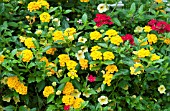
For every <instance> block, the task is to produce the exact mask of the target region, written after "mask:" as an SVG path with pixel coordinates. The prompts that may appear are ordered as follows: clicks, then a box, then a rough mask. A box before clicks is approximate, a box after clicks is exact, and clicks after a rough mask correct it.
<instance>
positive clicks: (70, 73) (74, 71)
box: [67, 69, 78, 79]
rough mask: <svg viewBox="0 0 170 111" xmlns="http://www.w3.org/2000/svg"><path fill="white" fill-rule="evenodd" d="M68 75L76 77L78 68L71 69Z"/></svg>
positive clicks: (72, 77)
mask: <svg viewBox="0 0 170 111" xmlns="http://www.w3.org/2000/svg"><path fill="white" fill-rule="evenodd" d="M67 75H68V77H71V79H74V78H75V77H78V75H77V70H74V69H72V70H69V72H68V73H67Z"/></svg>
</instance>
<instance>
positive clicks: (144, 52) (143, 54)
mask: <svg viewBox="0 0 170 111" xmlns="http://www.w3.org/2000/svg"><path fill="white" fill-rule="evenodd" d="M136 54H137V55H138V57H140V58H144V57H146V56H149V55H150V51H149V50H146V49H144V48H142V49H140V50H139V51H137V53H136Z"/></svg>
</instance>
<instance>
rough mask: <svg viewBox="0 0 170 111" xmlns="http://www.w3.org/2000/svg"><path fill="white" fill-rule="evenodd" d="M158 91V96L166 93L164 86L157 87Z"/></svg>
mask: <svg viewBox="0 0 170 111" xmlns="http://www.w3.org/2000/svg"><path fill="white" fill-rule="evenodd" d="M158 91H159V92H160V94H165V93H166V92H165V91H166V88H165V86H164V85H160V86H159V87H158Z"/></svg>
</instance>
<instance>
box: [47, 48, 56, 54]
mask: <svg viewBox="0 0 170 111" xmlns="http://www.w3.org/2000/svg"><path fill="white" fill-rule="evenodd" d="M56 50H57V49H56V48H50V49H48V50H47V51H46V54H51V55H54V52H55V51H56Z"/></svg>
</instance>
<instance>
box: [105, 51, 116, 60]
mask: <svg viewBox="0 0 170 111" xmlns="http://www.w3.org/2000/svg"><path fill="white" fill-rule="evenodd" d="M103 57H104V60H112V59H114V58H115V56H114V54H113V53H112V52H110V51H106V52H104V53H103Z"/></svg>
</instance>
